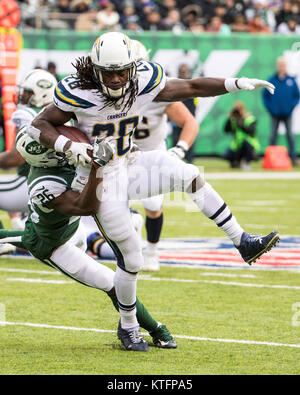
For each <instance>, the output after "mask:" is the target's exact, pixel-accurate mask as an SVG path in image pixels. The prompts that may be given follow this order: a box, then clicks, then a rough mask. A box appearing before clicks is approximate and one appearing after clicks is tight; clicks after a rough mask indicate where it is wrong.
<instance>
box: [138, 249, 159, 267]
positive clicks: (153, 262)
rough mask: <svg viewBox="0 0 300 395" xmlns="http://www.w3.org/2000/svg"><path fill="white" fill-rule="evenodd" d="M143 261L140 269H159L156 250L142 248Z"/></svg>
mask: <svg viewBox="0 0 300 395" xmlns="http://www.w3.org/2000/svg"><path fill="white" fill-rule="evenodd" d="M143 258H144V263H143V266H142V270H144V271H146V272H157V271H158V270H159V260H158V253H157V251H156V250H148V249H144V250H143Z"/></svg>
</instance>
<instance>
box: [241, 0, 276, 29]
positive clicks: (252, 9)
mask: <svg viewBox="0 0 300 395" xmlns="http://www.w3.org/2000/svg"><path fill="white" fill-rule="evenodd" d="M245 14H246V17H247V19H248V20H252V19H253V18H254V17H255V15H259V16H260V17H261V19H262V20H263V21H264V23H265V25H266V26H268V27H269V28H270V31H274V30H275V28H276V18H275V14H274V11H273V9H272V7H270V1H269V0H252V4H251V5H249V7H247V9H246V11H245Z"/></svg>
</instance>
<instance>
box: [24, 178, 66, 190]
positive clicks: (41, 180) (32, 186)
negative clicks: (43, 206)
mask: <svg viewBox="0 0 300 395" xmlns="http://www.w3.org/2000/svg"><path fill="white" fill-rule="evenodd" d="M45 181H46V182H47V181H48V182H49V181H52V182H57V183H58V184H62V185H65V186H67V182H66V181H65V180H64V179H63V178H60V177H55V176H43V177H38V178H36V179H35V180H33V181H32V183H31V184H29V185H28V189H29V192H30V191H31V190H32V189H33V188H34V187H35V186H36V185H38V184H39V183H43V182H45Z"/></svg>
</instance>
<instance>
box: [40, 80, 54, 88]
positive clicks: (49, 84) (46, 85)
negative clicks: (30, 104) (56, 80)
mask: <svg viewBox="0 0 300 395" xmlns="http://www.w3.org/2000/svg"><path fill="white" fill-rule="evenodd" d="M36 84H37V86H38V87H40V88H42V89H49V88H51V87H52V86H53V83H52V82H50V81H47V80H39V81H38V82H37V83H36Z"/></svg>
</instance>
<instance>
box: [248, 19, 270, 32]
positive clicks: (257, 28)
mask: <svg viewBox="0 0 300 395" xmlns="http://www.w3.org/2000/svg"><path fill="white" fill-rule="evenodd" d="M248 26H249V32H250V33H256V34H259V33H264V34H268V33H271V31H270V28H269V27H268V26H266V24H265V22H264V21H263V19H262V17H261V16H259V15H254V17H253V19H252V20H251V21H250V22H249V24H248Z"/></svg>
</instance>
